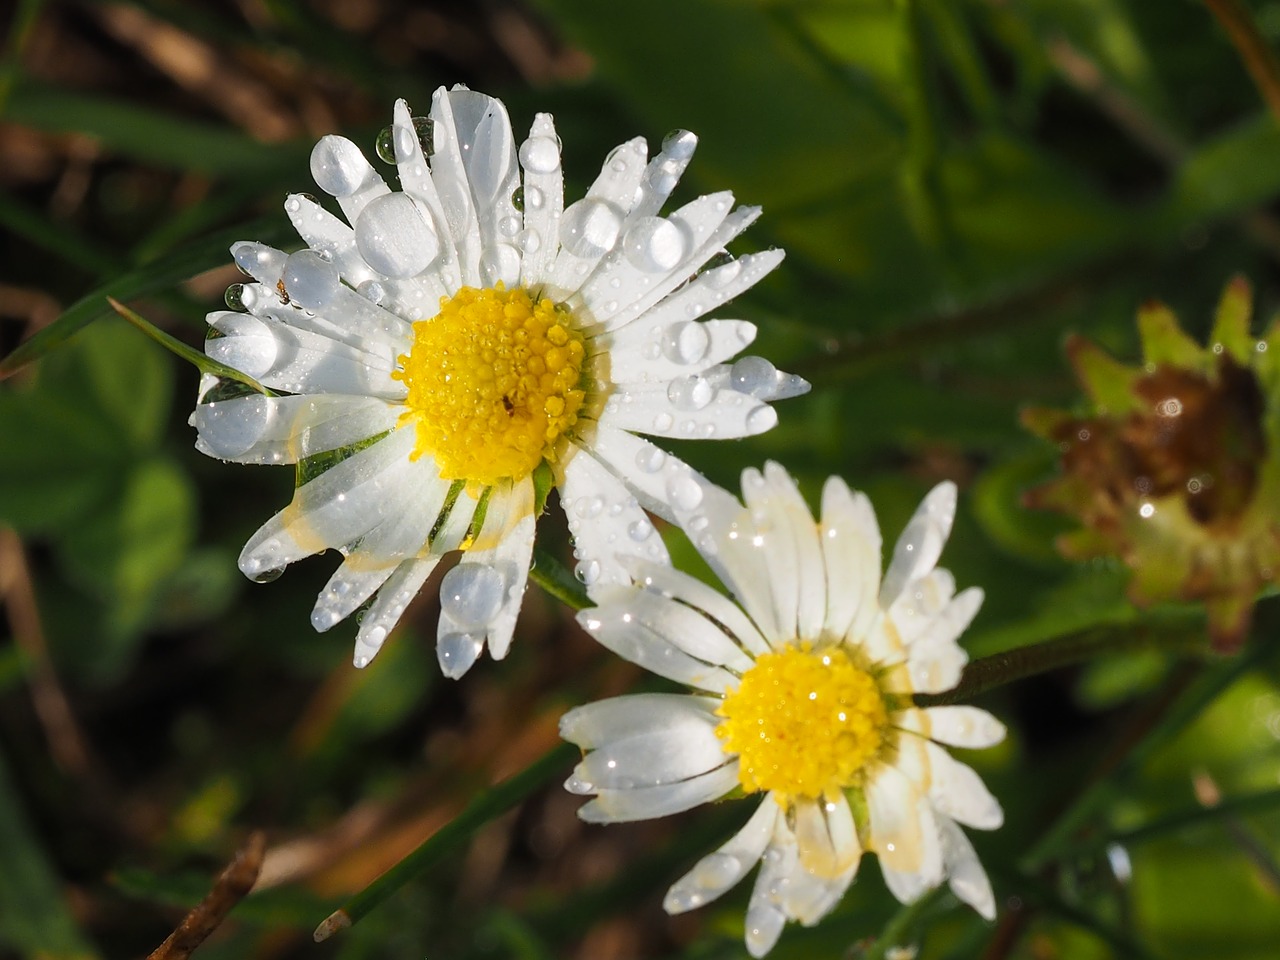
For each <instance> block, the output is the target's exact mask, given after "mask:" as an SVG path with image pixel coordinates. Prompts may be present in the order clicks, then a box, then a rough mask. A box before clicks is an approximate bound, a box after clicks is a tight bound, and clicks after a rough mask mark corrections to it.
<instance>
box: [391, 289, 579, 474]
mask: <svg viewBox="0 0 1280 960" xmlns="http://www.w3.org/2000/svg"><path fill="white" fill-rule="evenodd" d="M413 335H414V336H413V348H412V350H411V351H410V353H409V354H408V355H407V356H401V357H400V364H401V369H399V370H397V371H395V372H394V373H393V374H392V376H393V377H395V378H396V379H397V380H401V381H403V382H404V384H405V386H406V387H408V389H409V395H408V397H407V398H406V399H405V404H406V405H407V406H408V408H409V413H408V414H407V416H409V417H412V418H413V419H414V421H415V423H416V428H417V431H418V438H417V444H416V446H415V448H414V454H413V456H414V457H415V458H417V457H420V456H422V455H423V454H424V453H425V454H430V455H431V457H432V458H433V459H434V460H435V461H436V464H437V465H438V466H439V468H440V476H441V477H443V478H444V479H446V480H466V481H467V482H468V485H469V487H470V488H473V489H474V488H479V487H484V486H489V485H491V484H493V483H496V482H497V481H499V480H502V479H506V478H512V479H516V480H519V479H523V478H524V477H527V476H528V475H529V474H530V473H532V472H533V470H534V468H535V467H537V465H538V464H539V463H540V462H541V461H542V460H544V459H548V460H554V459H555V445H556V441H557V440H558V439H559V438H560V437H561V435H563V434H564V433H565V431H567V430H569V429H570V428H572V427H573V425H574V423H576V422H577V419H578V410H579V409H580V408H581V406H582V402H583V396H584V395H583V391H582V390H581V389H580V387H579V380H580V378H581V374H582V361H583V356H584V354H585V350H584V347H583V343H582V335H581V334H580V333H578V332H577V330H576V329H575V328H574V324H573V318H572V316H571V315H570V314H569V312H568V310H566V309H565V308H564V307H562V306H558V305H556V304H555V303H554V302H552V301H551V300H549V299H545V298H544V299H542V300H538V301H536V302H535V301H534V299H533V298H532V297H531V296H530V295H529V292H528V291H527V290H524V289H521V288H516V289H513V290H506V289H503V288H502V287H501V286H498V287H496V288H487V289H484V290H477V289H476V288H474V287H463V288H462V289H461V290H459V291H458V292H457V293H456V294H454V295H453V296H452V297H441V299H440V312H439V314H437V315H436V316H434V317H432V318H431V319H430V320H420V321H418V322H417V323H415V324H414V325H413Z"/></svg>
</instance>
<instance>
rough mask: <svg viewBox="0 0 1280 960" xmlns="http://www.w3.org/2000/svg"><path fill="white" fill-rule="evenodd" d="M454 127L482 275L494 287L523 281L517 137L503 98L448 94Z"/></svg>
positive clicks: (457, 92) (459, 92) (462, 92)
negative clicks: (474, 221) (467, 185)
mask: <svg viewBox="0 0 1280 960" xmlns="http://www.w3.org/2000/svg"><path fill="white" fill-rule="evenodd" d="M449 104H450V107H451V108H452V111H453V121H454V128H455V130H456V131H457V135H458V142H459V143H460V144H461V145H462V160H463V164H464V165H465V167H466V170H467V180H468V182H469V183H470V186H471V198H472V201H473V202H474V204H475V210H476V217H477V220H478V222H479V224H480V243H481V251H482V253H481V256H480V279H481V281H482V283H483V284H484V285H485V286H487V287H491V286H494V285H495V284H498V283H502V284H504V285H505V286H507V287H514V286H515V285H517V284H518V283H519V282H520V250H519V248H518V247H517V246H516V245H515V244H516V236H517V234H519V232H520V226H521V218H520V211H519V210H517V209H516V207H515V201H514V199H513V196H514V194H515V192H516V189H517V188H518V187H519V186H520V175H519V168H518V167H517V165H516V147H515V137H514V136H513V135H512V132H511V120H510V119H509V118H508V117H507V108H506V107H505V106H503V104H502V101H501V100H498V99H496V98H494V97H490V96H486V95H485V94H482V93H476V92H473V91H461V90H455V91H454V92H453V93H451V94H450V95H449Z"/></svg>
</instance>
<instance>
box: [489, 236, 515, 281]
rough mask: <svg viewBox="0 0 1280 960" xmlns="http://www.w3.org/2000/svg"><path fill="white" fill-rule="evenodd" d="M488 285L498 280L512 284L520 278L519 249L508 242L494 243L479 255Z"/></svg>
mask: <svg viewBox="0 0 1280 960" xmlns="http://www.w3.org/2000/svg"><path fill="white" fill-rule="evenodd" d="M480 267H481V269H482V270H484V273H485V276H486V278H487V280H488V283H489V285H490V286H493V285H494V284H496V283H498V282H499V281H501V282H503V283H505V284H507V285H512V284H515V283H516V282H517V281H518V280H519V279H520V251H518V250H517V249H516V248H515V247H513V246H512V245H511V244H509V243H495V244H494V245H493V246H491V247H490V248H489V249H488V250H486V251H485V252H484V253H483V254H482V255H481V257H480Z"/></svg>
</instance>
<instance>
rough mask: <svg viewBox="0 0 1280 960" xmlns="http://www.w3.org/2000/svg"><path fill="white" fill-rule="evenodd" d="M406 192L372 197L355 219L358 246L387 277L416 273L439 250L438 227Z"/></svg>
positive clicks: (366, 258) (424, 267) (369, 260)
mask: <svg viewBox="0 0 1280 960" xmlns="http://www.w3.org/2000/svg"><path fill="white" fill-rule="evenodd" d="M428 217H429V215H427V216H424V215H423V212H422V211H421V210H419V209H418V205H417V204H416V203H414V202H413V199H412V198H411V197H410V196H408V194H404V193H386V194H383V195H382V196H380V197H375V198H374V199H372V200H370V201H369V203H368V205H367V206H366V207H365V208H364V210H363V212H361V214H360V219H358V220H357V221H356V230H355V233H356V249H358V250H359V251H360V256H362V257H364V259H365V262H366V263H368V264H369V266H371V267H372V268H373V269H374V270H376V271H378V273H380V274H382V275H383V276H384V277H392V278H396V279H405V278H408V277H414V276H417V275H418V274H419V273H421V272H422V271H423V270H425V269H426V268H427V266H428V265H430V264H431V262H432V261H433V260H435V258H436V256H437V255H438V254H439V253H440V238H439V237H438V236H437V235H436V231H435V227H434V226H433V225H432V224H431V223H430V222H429V220H428Z"/></svg>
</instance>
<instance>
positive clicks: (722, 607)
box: [626, 559, 769, 656]
mask: <svg viewBox="0 0 1280 960" xmlns="http://www.w3.org/2000/svg"><path fill="white" fill-rule="evenodd" d="M626 567H627V569H628V570H629V571H630V573H631V575H632V577H633V578H634V579H635V580H636V581H637V582H639V583H641V584H643V585H644V586H646V587H648V588H649V589H651V590H657V591H658V592H659V593H662V594H663V595H665V596H668V597H672V598H674V599H676V600H679V601H680V602H681V603H686V604H688V605H689V606H691V607H694V608H696V609H698V610H702V611H704V612H706V613H707V614H708V615H709V616H710V617H711V618H712V619H713V620H715V621H717V622H718V623H720V624H722V625H723V626H724V627H726V628H727V629H728V630H729V632H730V633H731V634H732V635H733V637H734V639H735V640H737V642H738V644H739V645H740V646H741V647H742V648H743V649H745V650H747V651H749V652H750V653H752V654H755V655H757V656H758V655H759V654H762V653H767V652H768V651H769V645H768V643H766V642H765V639H764V637H762V636H761V635H760V631H759V630H757V629H756V626H755V624H754V623H752V622H751V621H750V619H748V618H747V615H746V614H744V613H743V612H742V609H741V608H740V607H738V606H737V604H735V603H734V602H733V601H732V600H730V599H729V598H728V597H726V596H724V594H722V593H720V592H719V591H718V590H713V589H712V588H711V587H709V586H707V585H706V584H705V583H703V582H702V581H701V580H699V579H697V578H696V577H692V576H690V575H689V574H687V573H685V572H684V571H683V570H677V569H675V568H674V567H669V566H664V565H660V564H656V563H649V562H648V561H645V560H639V559H630V560H627V561H626Z"/></svg>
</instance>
